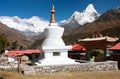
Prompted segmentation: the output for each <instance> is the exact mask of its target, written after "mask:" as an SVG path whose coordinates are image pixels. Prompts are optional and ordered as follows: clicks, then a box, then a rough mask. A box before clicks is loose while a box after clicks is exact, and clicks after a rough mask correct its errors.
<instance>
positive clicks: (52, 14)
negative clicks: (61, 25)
mask: <svg viewBox="0 0 120 79" xmlns="http://www.w3.org/2000/svg"><path fill="white" fill-rule="evenodd" d="M54 13H55V10H54V5H52V9H51V18H50V23H55V16H54Z"/></svg>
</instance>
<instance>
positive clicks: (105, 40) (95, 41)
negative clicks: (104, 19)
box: [78, 36, 118, 60]
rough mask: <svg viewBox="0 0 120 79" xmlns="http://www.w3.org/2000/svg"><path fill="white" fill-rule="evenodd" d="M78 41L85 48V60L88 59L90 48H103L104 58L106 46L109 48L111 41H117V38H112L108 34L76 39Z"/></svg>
mask: <svg viewBox="0 0 120 79" xmlns="http://www.w3.org/2000/svg"><path fill="white" fill-rule="evenodd" d="M78 41H79V43H80V44H81V45H83V46H84V47H86V49H87V60H90V50H91V49H103V50H104V59H106V48H110V47H111V46H112V45H113V43H115V42H116V41H118V38H112V37H109V36H105V37H95V38H85V39H78Z"/></svg>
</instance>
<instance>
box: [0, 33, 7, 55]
mask: <svg viewBox="0 0 120 79" xmlns="http://www.w3.org/2000/svg"><path fill="white" fill-rule="evenodd" d="M7 42H8V40H7V35H5V34H4V33H2V34H0V54H2V53H3V52H4V50H5V47H6V46H7Z"/></svg>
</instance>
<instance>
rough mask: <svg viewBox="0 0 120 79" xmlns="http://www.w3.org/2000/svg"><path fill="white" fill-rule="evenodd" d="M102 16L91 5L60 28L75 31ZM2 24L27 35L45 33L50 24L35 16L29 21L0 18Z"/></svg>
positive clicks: (16, 18)
mask: <svg viewBox="0 0 120 79" xmlns="http://www.w3.org/2000/svg"><path fill="white" fill-rule="evenodd" d="M99 15H100V14H98V12H97V11H96V10H95V8H94V6H93V4H89V5H88V6H87V8H86V9H85V10H84V11H83V12H78V11H75V12H74V13H73V15H72V16H71V17H70V18H69V19H68V20H66V21H64V23H60V24H59V25H60V26H63V27H65V29H66V28H69V29H70V28H71V29H74V28H76V27H78V26H80V25H84V24H85V23H91V22H93V21H94V20H96V19H97V18H98V17H99ZM0 22H1V23H3V24H4V25H7V26H8V27H10V28H13V29H16V30H18V31H22V32H24V33H25V34H31V33H33V34H39V33H40V32H43V31H44V28H46V27H48V26H49V22H48V21H45V20H43V19H41V18H40V17H37V16H33V17H31V18H29V19H26V18H24V19H21V18H20V17H18V16H14V17H9V16H0Z"/></svg>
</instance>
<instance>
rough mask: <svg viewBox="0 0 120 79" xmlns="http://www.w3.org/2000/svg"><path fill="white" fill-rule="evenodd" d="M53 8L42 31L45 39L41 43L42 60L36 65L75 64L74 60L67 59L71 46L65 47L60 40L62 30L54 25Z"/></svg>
mask: <svg viewBox="0 0 120 79" xmlns="http://www.w3.org/2000/svg"><path fill="white" fill-rule="evenodd" d="M54 13H55V10H54V6H52V10H51V18H50V24H49V27H48V28H46V29H45V30H44V32H45V36H46V39H45V40H44V41H43V43H42V50H43V52H44V58H43V59H40V60H39V61H38V63H37V64H38V65H64V64H76V62H75V60H72V59H70V58H68V50H69V49H72V46H65V43H64V41H63V40H62V35H63V32H64V28H62V27H60V26H58V25H57V23H55V17H54Z"/></svg>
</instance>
